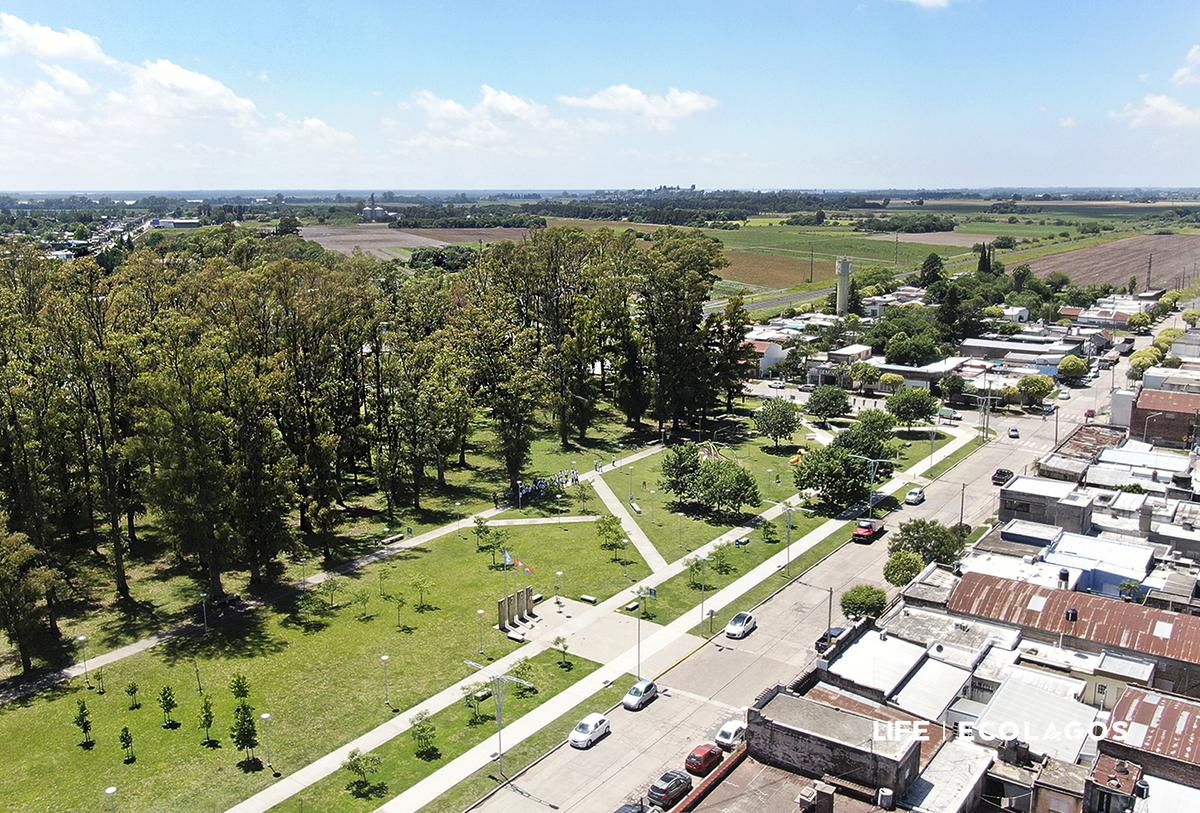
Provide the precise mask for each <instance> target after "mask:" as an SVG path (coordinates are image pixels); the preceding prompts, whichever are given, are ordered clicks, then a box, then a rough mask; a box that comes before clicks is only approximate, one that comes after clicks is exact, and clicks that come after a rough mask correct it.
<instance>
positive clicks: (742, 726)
mask: <svg viewBox="0 0 1200 813" xmlns="http://www.w3.org/2000/svg"><path fill="white" fill-rule="evenodd" d="M744 739H746V723H745V721H744V720H729V721H728V722H726V723H725V725H723V726H721V730H720V731H718V732H717V739H716V742H717V745H718V746H719V747H721V748H724V749H725V750H726V751H732V750H733V749H734V748H736V747H737V745H738V743H740V742H741V741H742V740H744Z"/></svg>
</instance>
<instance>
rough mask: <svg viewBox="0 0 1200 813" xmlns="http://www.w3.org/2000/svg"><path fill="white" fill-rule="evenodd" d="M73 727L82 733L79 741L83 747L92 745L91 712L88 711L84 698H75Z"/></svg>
mask: <svg viewBox="0 0 1200 813" xmlns="http://www.w3.org/2000/svg"><path fill="white" fill-rule="evenodd" d="M74 723H75V727H76V728H78V729H79V730H80V731H81V732H82V733H83V742H82V743H80V744H81V745H82V746H83V747H84V748H91V747H92V713H91V712H90V711H88V706H87V701H86V700H82V699H81V700H77V701H76V703H75V720H74Z"/></svg>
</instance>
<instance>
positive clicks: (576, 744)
mask: <svg viewBox="0 0 1200 813" xmlns="http://www.w3.org/2000/svg"><path fill="white" fill-rule="evenodd" d="M608 732H609V726H608V718H607V717H605V716H604V715H603V714H597V713H596V712H592V713H591V714H589V715H588V716H587V717H584V718H583V719H582V720H580V721H579V725H577V726H575V728H573V729H571V736H570V737H568V738H567V742H569V743H571V747H572V748H591V747H592V746H593V745H595V744H596V741H597V740H599V739H600V738H601V737H603V736H604V735H605V734H607V733H608Z"/></svg>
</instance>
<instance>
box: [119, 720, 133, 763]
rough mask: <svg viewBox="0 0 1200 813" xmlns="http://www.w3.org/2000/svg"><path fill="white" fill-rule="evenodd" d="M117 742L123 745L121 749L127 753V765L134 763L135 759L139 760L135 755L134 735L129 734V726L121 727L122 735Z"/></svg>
mask: <svg viewBox="0 0 1200 813" xmlns="http://www.w3.org/2000/svg"><path fill="white" fill-rule="evenodd" d="M117 740H118V742H120V743H121V748H122V749H124V751H125V762H126V763H130V762H133V761H134V760H135V759H137V757H135V756H134V755H133V734H131V733H130V732H129V726H122V727H121V734H120V736H119V737H117Z"/></svg>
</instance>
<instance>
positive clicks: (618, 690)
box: [421, 675, 634, 813]
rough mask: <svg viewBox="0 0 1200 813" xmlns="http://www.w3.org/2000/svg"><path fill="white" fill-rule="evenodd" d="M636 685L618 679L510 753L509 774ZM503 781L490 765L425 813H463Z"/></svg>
mask: <svg viewBox="0 0 1200 813" xmlns="http://www.w3.org/2000/svg"><path fill="white" fill-rule="evenodd" d="M633 683H634V677H633V675H623V676H621V678H619V679H618V680H615V681H613V683H612V685H610V686H608V687H607V688H604V689H601V690H600V691H598V692H596V693H595V694H594V695H592V696H591V697H589V698H588V699H587V700H585V701H583V702H582V703H580V704H579V705H577V706H576V707H575V708H573V709H571V710H570V711H568V712H567V713H566V714H563V715H562V716H561V717H559V718H558V719H556V720H555V721H554V722H552V723H550V724H549V725H547V726H546V727H544V728H543V729H542V730H540V731H538V732H537V733H536V734H534V735H533V736H532V737H529V738H528V739H526V740H524V741H522V742H521V744H520V745H517V746H516V747H515V748H513V749H512V750H510V751H505V754H504V770H505V773H507V774H508V775H509V776H515V775H516V774H517V772H519V771H522V770H524V769H525V768H527V767H528V766H529V765H530V764H532V763H533V762H534V760H536V759H538V758H540V757H541V756H542V755H544V754H545V753H546V752H547V751H549V750H550V749H551V748H553V747H554V746H556V745H558V744H559V743H561V742H563V741H564V740H565V739H566V738H567V735H568V734H570V733H571V729H572V728H574V727H575V725H576V723H578V722H579V721H580V720H581V719H582V718H583V717H584V716H585V715H587V714H589V713H590V712H593V711H604V710H607V709H610V708H612V707H613V706H615V705H616V704H617V703H618V702H620V700H621V698H622V697H624V695H625V692H627V691H629V687H630V686H632V685H633ZM506 708H507V707H506ZM505 716H506V717H507V716H508V712H507V711H506V712H505ZM503 781H504V780H503V779H502V778H501V777H500V775H499V771H497V770H496V767H495V766H494V765H487V766H485V767H483V768H480V769H479V770H477V771H475V773H473V774H471V775H470V776H468V777H467V778H466V779H464V780H463V781H461V782H459V783H458V784H457V785H455V786H454V787H453V788H451V789H450V790H448V791H446V792H445V793H443V794H442V795H441V796H439V797H438V798H436V799H434V800H433V801H432V802H430V803H429V804H427V805H425V807H423V808H421V813H459V811H462V810H465V809H467V808H468V807H469V806H470V805H472V804H474V803H475V802H476V801H478V800H479V799H481V798H482V797H483V796H484V795H485V794H487V793H489V792H490V791H492V790H495V789H496V788H497V787H500V785H501V784H502V783H503ZM517 781H518V783H519V782H520V780H517Z"/></svg>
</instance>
